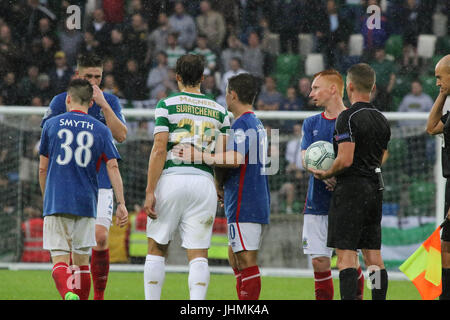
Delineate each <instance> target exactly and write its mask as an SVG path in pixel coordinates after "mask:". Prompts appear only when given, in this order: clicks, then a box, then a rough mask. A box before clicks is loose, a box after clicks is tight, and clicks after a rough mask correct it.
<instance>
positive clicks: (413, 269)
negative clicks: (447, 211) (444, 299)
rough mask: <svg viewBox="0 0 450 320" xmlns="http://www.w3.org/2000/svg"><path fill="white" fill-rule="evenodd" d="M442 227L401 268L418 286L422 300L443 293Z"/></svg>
mask: <svg viewBox="0 0 450 320" xmlns="http://www.w3.org/2000/svg"><path fill="white" fill-rule="evenodd" d="M440 231H441V226H439V227H438V228H437V229H436V230H435V231H434V232H433V234H432V235H431V236H430V237H429V238H428V239H427V240H425V242H424V243H422V245H421V246H420V247H419V249H417V250H416V251H415V252H414V253H413V254H412V255H411V256H410V257H409V258H408V259H407V260H406V261H405V262H403V264H402V265H401V266H400V267H399V269H400V271H402V272H403V273H404V274H405V275H406V276H407V277H408V278H409V279H410V280H411V281H412V283H413V284H414V285H415V286H416V288H417V290H418V291H419V293H420V295H421V296H422V300H434V299H436V298H437V297H439V296H440V295H441V293H442V281H441V277H442V260H441V237H440Z"/></svg>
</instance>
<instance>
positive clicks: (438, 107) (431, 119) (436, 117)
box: [427, 89, 447, 135]
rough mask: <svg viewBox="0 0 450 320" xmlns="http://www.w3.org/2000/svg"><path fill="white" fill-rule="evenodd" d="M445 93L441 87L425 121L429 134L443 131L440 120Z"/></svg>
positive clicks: (445, 97)
mask: <svg viewBox="0 0 450 320" xmlns="http://www.w3.org/2000/svg"><path fill="white" fill-rule="evenodd" d="M446 99H447V95H446V94H445V93H444V92H443V90H442V89H441V91H440V93H439V96H438V97H437V99H436V101H435V102H434V104H433V107H432V108H431V111H430V114H429V115H428V121H427V133H428V134H430V135H436V134H440V133H443V132H444V124H443V123H442V121H441V117H442V109H443V108H444V104H445V100H446Z"/></svg>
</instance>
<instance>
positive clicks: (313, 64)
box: [305, 53, 325, 76]
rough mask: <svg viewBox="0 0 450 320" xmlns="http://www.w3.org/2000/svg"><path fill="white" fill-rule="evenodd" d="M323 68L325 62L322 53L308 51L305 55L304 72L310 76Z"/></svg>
mask: <svg viewBox="0 0 450 320" xmlns="http://www.w3.org/2000/svg"><path fill="white" fill-rule="evenodd" d="M323 69H325V62H324V58H323V54H321V53H310V54H308V56H307V57H306V61H305V74H306V75H307V76H312V75H314V74H316V73H317V72H320V71H322V70H323Z"/></svg>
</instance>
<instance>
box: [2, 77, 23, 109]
mask: <svg viewBox="0 0 450 320" xmlns="http://www.w3.org/2000/svg"><path fill="white" fill-rule="evenodd" d="M0 95H1V96H2V97H3V103H4V104H5V105H6V106H13V105H17V104H18V103H19V98H20V96H19V88H18V87H17V84H16V75H15V73H14V72H12V71H9V72H7V73H6V74H5V76H4V77H3V83H2V85H1V86H0Z"/></svg>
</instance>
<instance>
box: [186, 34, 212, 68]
mask: <svg viewBox="0 0 450 320" xmlns="http://www.w3.org/2000/svg"><path fill="white" fill-rule="evenodd" d="M192 53H193V54H198V55H202V56H204V57H205V60H206V66H205V71H204V74H205V75H210V74H213V73H214V71H216V58H217V57H216V54H215V53H214V52H213V51H212V50H211V49H210V48H209V47H208V38H207V37H206V35H204V34H201V33H200V34H199V35H198V36H197V47H196V48H195V49H194V50H193V51H192Z"/></svg>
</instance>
